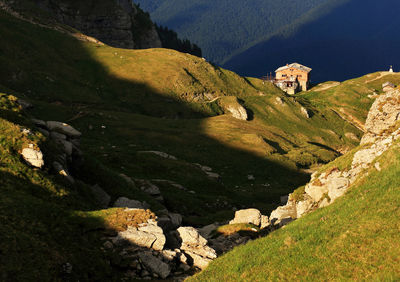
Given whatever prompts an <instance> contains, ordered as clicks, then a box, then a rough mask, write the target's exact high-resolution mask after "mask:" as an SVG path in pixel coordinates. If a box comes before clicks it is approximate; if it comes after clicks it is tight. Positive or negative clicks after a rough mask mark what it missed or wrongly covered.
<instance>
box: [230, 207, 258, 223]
mask: <svg viewBox="0 0 400 282" xmlns="http://www.w3.org/2000/svg"><path fill="white" fill-rule="evenodd" d="M236 223H252V224H254V225H256V226H260V225H261V212H260V211H259V210H257V209H245V210H238V211H236V212H235V218H234V219H233V220H231V221H230V222H229V224H236Z"/></svg>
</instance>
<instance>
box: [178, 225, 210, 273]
mask: <svg viewBox="0 0 400 282" xmlns="http://www.w3.org/2000/svg"><path fill="white" fill-rule="evenodd" d="M177 232H178V234H179V236H180V239H181V241H182V244H181V247H180V249H181V250H182V251H184V252H185V254H186V255H187V256H189V257H190V258H191V259H192V261H193V265H194V266H196V267H198V268H200V269H204V268H205V267H206V266H207V265H208V263H209V262H210V261H211V260H212V259H215V258H216V257H217V253H216V252H215V250H214V249H212V248H210V247H209V246H207V240H206V239H205V238H204V237H202V236H201V235H200V234H199V232H198V231H197V230H196V229H195V228H193V227H179V228H178V229H177Z"/></svg>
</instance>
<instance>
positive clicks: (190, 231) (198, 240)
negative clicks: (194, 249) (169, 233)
mask: <svg viewBox="0 0 400 282" xmlns="http://www.w3.org/2000/svg"><path fill="white" fill-rule="evenodd" d="M177 231H178V233H179V236H180V238H181V240H182V244H185V245H189V246H205V245H207V240H206V239H205V238H203V237H202V236H201V235H200V234H199V232H198V231H197V230H196V228H194V227H179V228H178V229H177Z"/></svg>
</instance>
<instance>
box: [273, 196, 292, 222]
mask: <svg viewBox="0 0 400 282" xmlns="http://www.w3.org/2000/svg"><path fill="white" fill-rule="evenodd" d="M296 216H297V213H296V206H295V204H294V203H293V202H289V203H288V204H287V205H285V206H280V207H278V208H276V209H275V210H274V211H272V213H271V215H270V216H269V220H270V222H271V224H273V225H277V224H279V225H284V224H286V223H288V222H290V221H291V220H293V219H295V218H296Z"/></svg>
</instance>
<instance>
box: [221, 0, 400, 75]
mask: <svg viewBox="0 0 400 282" xmlns="http://www.w3.org/2000/svg"><path fill="white" fill-rule="evenodd" d="M399 5H400V4H399V2H398V1H396V0H384V1H380V2H379V5H376V2H375V1H372V0H367V1H362V0H351V1H346V2H345V3H343V4H341V5H339V6H337V7H335V8H334V9H330V10H327V11H326V13H323V14H321V15H319V16H317V17H315V18H313V19H312V20H310V21H309V22H307V23H305V24H301V25H299V26H298V28H297V29H295V31H294V32H290V31H289V30H290V29H291V28H289V30H287V32H283V33H282V34H279V33H277V34H275V35H274V36H271V37H270V38H266V39H265V40H264V41H263V42H259V43H258V44H257V45H255V46H253V47H251V48H249V49H247V50H244V51H243V52H242V53H241V54H236V55H235V56H233V57H232V58H230V59H229V61H225V62H224V64H223V67H225V68H229V69H231V70H234V71H235V72H238V73H239V74H242V75H248V76H257V77H260V76H262V75H265V74H266V73H269V72H273V71H274V70H275V69H276V68H278V67H279V66H281V65H283V64H285V63H290V62H295V61H297V62H301V63H303V64H305V65H308V66H311V67H312V68H313V77H312V80H313V81H314V82H322V81H326V80H337V81H342V80H346V79H349V78H354V77H358V76H360V75H362V74H365V73H370V72H376V71H378V70H387V69H389V66H390V65H393V64H395V62H396V61H398V60H399V57H398V56H399V55H398V52H397V51H396V50H397V49H398V48H399V45H400V43H399V40H398V39H397V38H396V37H393V34H397V33H398V29H397V27H398V26H399V19H398V17H397V15H396V11H397V10H398V9H399V8H400V6H399ZM338 58H340V59H338Z"/></svg>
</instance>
